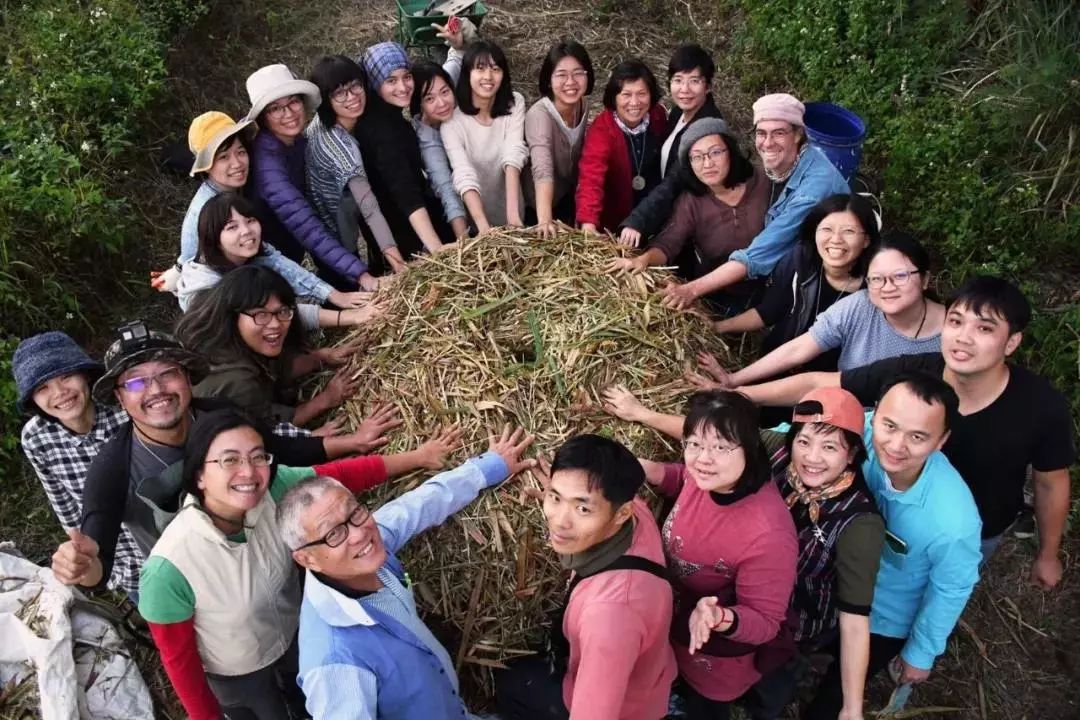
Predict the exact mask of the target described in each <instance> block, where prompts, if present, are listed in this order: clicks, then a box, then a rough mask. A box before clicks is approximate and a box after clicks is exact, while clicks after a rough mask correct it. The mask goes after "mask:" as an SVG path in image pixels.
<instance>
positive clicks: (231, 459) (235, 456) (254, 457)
mask: <svg viewBox="0 0 1080 720" xmlns="http://www.w3.org/2000/svg"><path fill="white" fill-rule="evenodd" d="M272 462H274V454H273V453H268V452H253V453H251V455H248V456H247V457H244V456H243V455H241V454H240V453H226V454H225V455H222V456H221V457H219V458H215V459H213V460H207V461H206V462H204V463H203V465H209V464H210V463H217V464H218V465H219V466H220V467H221V469H222V470H238V469H240V466H241V465H250V466H251V467H253V468H263V467H267V466H268V465H270V463H272Z"/></svg>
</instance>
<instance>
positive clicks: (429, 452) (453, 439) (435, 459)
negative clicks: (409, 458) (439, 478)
mask: <svg viewBox="0 0 1080 720" xmlns="http://www.w3.org/2000/svg"><path fill="white" fill-rule="evenodd" d="M461 433H462V429H461V425H460V424H457V423H455V424H454V425H451V426H450V427H445V428H442V429H440V430H439V432H438V433H436V435H435V437H433V438H431V439H430V440H428V441H427V442H426V443H424V444H422V445H421V446H420V447H418V448H416V456H417V463H418V464H419V466H420V467H422V468H425V469H427V470H441V469H442V468H444V467H445V466H446V456H447V455H449V454H450V453H452V452H453V451H454V449H455V448H457V447H458V446H459V445H460V444H461Z"/></svg>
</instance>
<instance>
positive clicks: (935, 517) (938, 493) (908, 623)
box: [863, 413, 982, 670]
mask: <svg viewBox="0 0 1080 720" xmlns="http://www.w3.org/2000/svg"><path fill="white" fill-rule="evenodd" d="M872 415H873V413H867V416H866V431H865V433H864V434H863V439H864V441H865V442H866V448H867V452H868V457H867V459H866V461H865V462H864V463H863V474H864V475H865V477H866V484H867V485H868V486H869V488H870V491H871V492H872V493H873V494H874V499H875V500H876V501H877V506H878V509H879V510H880V511H881V516H882V518H884V520H885V529H886V539H885V547H884V548H883V549H882V555H881V566H880V567H879V569H878V575H877V582H876V583H875V585H874V602H873V605H872V607H871V610H870V632H873V633H877V634H878V635H885V636H887V637H894V638H907V643H906V644H905V645H904V649H903V650H902V651H901V653H900V654H901V656H902V657H903V658H904V660H905V661H907V663H908V664H909V665H912V666H914V667H917V668H922V669H924V670H929V669H930V668H931V667H933V664H934V658H936V657H937V656H938V655H940V654H941V653H942V652H944V651H945V642H946V641H947V640H948V639H949V634H950V633H952V631H953V628H954V627H956V623H957V621H958V620H959V619H960V614H961V613H962V612H963V611H964V606H965V605H967V601H968V598H969V597H970V596H971V591H972V589H974V587H975V583H976V581H977V580H978V579H979V562H980V560H981V559H982V554H981V553H980V551H979V544H980V537H981V531H982V521H981V520H980V519H979V510H978V508H977V507H975V500H974V498H972V496H971V491H970V490H969V489H968V486H967V483H965V482H964V480H963V478H961V477H960V473H958V472H957V471H956V469H955V468H953V466H952V465H951V464H950V463H949V460H948V458H946V457H945V456H944V455H943V454H942V453H941V452H934V453H933V454H932V455H930V457H929V458H928V459H927V461H926V465H925V466H924V467H923V471H922V473H921V474H920V475H919V479H918V480H916V481H915V484H914V485H912V486H911V487H910V488H909V489H907V490H906V491H904V492H899V491H897V490H896V489H895V488H893V486H892V482H891V481H890V480H889V478H888V476H887V475H886V474H885V470H884V469H883V468H882V467H881V463H880V462H879V461H878V458H877V454H876V453H875V452H874V447H873V436H874V430H873V428H872V427H871V424H870V418H871V417H872ZM897 538H899V539H900V540H901V541H903V543H904V544H905V545H906V551H904V550H903V549H902V548H901V547H900V544H899V543H898V542H897V541H896V539H897Z"/></svg>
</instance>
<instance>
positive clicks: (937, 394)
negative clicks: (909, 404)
mask: <svg viewBox="0 0 1080 720" xmlns="http://www.w3.org/2000/svg"><path fill="white" fill-rule="evenodd" d="M897 385H905V386H907V388H908V389H909V390H911V392H912V393H914V395H915V397H917V398H919V399H920V400H922V401H923V402H924V403H926V404H927V405H933V404H935V403H938V404H940V405H941V406H942V407H943V408H945V429H946V430H948V429H950V428H951V427H952V426H953V424H954V423H955V422H956V419H957V418H958V417H959V416H960V398H959V397H957V395H956V391H955V390H953V389H952V386H951V385H949V383H947V382H945V380H943V379H942V378H941V376H940V375H931V374H930V373H927V372H923V371H921V370H913V371H908V372H902V373H899V374H898V375H896V376H894V377H892V378H890V379H889V380H888V381H887V382H886V383H885V384H884V385H883V386H882V387H881V394H880V395H878V402H879V403H880V402H881V399H882V398H883V397H885V394H886V393H888V392H889V391H890V390H892V389H893V388H894V387H896V386H897Z"/></svg>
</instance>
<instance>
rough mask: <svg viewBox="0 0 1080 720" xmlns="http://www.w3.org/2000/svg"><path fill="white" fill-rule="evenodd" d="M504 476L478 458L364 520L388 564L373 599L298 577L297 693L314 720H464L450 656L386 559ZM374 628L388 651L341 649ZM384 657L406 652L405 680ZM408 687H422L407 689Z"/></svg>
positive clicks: (495, 463)
mask: <svg viewBox="0 0 1080 720" xmlns="http://www.w3.org/2000/svg"><path fill="white" fill-rule="evenodd" d="M508 474H509V468H508V467H507V465H506V463H505V461H503V459H502V457H500V456H499V455H497V454H495V453H490V452H489V453H485V454H483V455H481V456H480V457H477V458H473V459H472V460H469V461H468V462H466V463H465V464H464V465H462V466H461V467H458V468H455V469H454V470H450V471H448V472H444V473H441V474H439V475H437V476H435V477H434V478H432V479H431V480H428V481H427V482H425V483H424V484H422V485H420V487H418V488H416V489H415V490H412V491H410V492H407V493H405V494H404V495H402V496H401V497H399V498H397V499H396V500H392V501H391V502H388V503H387V504H385V505H383V506H382V507H381V508H379V509H378V510H376V511H375V512H374V514H373V515H374V518H375V522H376V524H377V525H378V527H379V532H380V533H381V536H382V540H383V544H384V545H385V547H386V551H387V554H388V556H387V562H386V563H385V564H384V565H383V567H382V568H380V569H379V571H378V576H379V579H380V580H381V581H382V582H383V585H384V586H385V587H384V588H383V590H380V591H379V592H378V593H374V594H373V595H370V596H367V597H364V598H361V599H359V600H357V599H353V598H349V597H346V596H345V595H343V594H341V593H340V592H338V591H336V590H334V589H332V588H330V587H328V586H327V585H326V584H324V583H323V582H321V581H320V580H319V579H318V577H316V576H315V575H314V574H312V573H310V572H309V573H308V576H307V580H306V583H305V587H304V603H303V606H302V608H301V611H300V641H299V645H300V675H299V683H300V686H301V687H302V688H303V690H304V694H305V696H306V697H307V709H308V712H310V713H311V715H312V717H313V718H315V720H383V719H384V718H395V719H397V718H400V719H402V720H406V719H408V720H412V719H413V718H415V720H427V718H428V717H431V716H432V713H433V712H436V713H437V712H442V713H444V714H445V713H447V712H449V710H450V709H454V710H455V712H454V713H452V714H451V716H453V715H456V714H459V713H460V714H462V715H464V714H466V711H465V707H464V704H463V703H462V701H461V699H460V697H459V696H458V695H457V690H458V680H457V675H456V674H455V672H454V669H453V664H452V662H451V660H450V656H449V655H448V654H447V652H446V649H445V648H443V647H442V646H441V645H440V644H439V643H438V641H436V640H435V638H434V637H433V636H432V635H431V633H430V632H429V631H428V630H427V628H426V627H424V626H423V622H422V621H421V620H420V618H419V615H417V612H416V603H415V601H414V600H413V594H412V589H411V588H410V587H408V585H407V584H406V583H405V582H403V581H402V578H403V577H404V571H403V570H402V568H401V566H400V563H399V562H398V560H397V558H396V553H397V552H398V551H399V550H400V549H401V548H402V547H404V545H405V544H406V543H407V542H408V541H409V540H411V539H412V538H413V537H415V536H416V535H418V534H419V533H421V532H423V531H425V530H427V529H428V528H432V527H435V526H437V525H441V524H442V523H443V522H445V521H446V519H447V518H448V517H450V516H451V515H453V514H454V513H455V512H457V511H459V510H461V509H462V508H464V507H465V506H466V505H468V504H469V503H470V502H472V501H473V500H475V499H476V497H477V496H478V495H479V494H480V492H481V491H483V490H484V489H486V488H489V487H493V486H495V485H497V484H499V483H500V482H502V481H503V480H505V479H506V477H507V475H508ZM376 627H379V628H380V629H381V630H382V631H383V632H384V636H385V633H389V635H390V636H392V637H393V638H394V642H395V643H397V644H396V645H391V644H383V645H376V644H375V643H372V644H371V645H370V646H369V645H363V646H361V645H359V644H355V643H354V644H350V645H349V646H348V647H345V646H344V645H343V644H344V643H349V641H350V640H353V639H355V638H356V637H358V633H357V632H355V631H356V630H359V629H361V628H376ZM393 647H399V648H407V649H408V651H409V656H408V658H409V659H408V660H407V661H406V663H410V662H414V660H415V663H414V664H413V666H412V667H411V668H409V670H410V671H409V672H407V673H401V672H399V671H400V669H401V663H400V661H401V658H396V659H394V658H391V659H389V660H388V659H387V657H386V652H387V650H388V649H392V648H393ZM395 660H397V661H398V662H397V663H396V664H395ZM383 668H386V672H387V673H389V672H395V677H394V680H393V685H394V686H393V687H389V685H390V684H391V683H390V682H389V681H388V679H387V678H386V677H382V676H381V670H382V669H383ZM436 678H437V680H435V681H434V682H432V680H434V679H436ZM380 683H382V685H381V686H380ZM417 683H423V686H422V687H421V686H418V687H416V688H412V687H411V685H412V684H417ZM388 694H394V695H395V696H396V697H397V698H398V699H400V697H401V696H404V697H418V698H423V701H421V702H416V703H415V704H402V703H400V702H392V701H390V700H389V699H388V698H387V695H388ZM380 699H382V700H383V701H384V702H382V703H380ZM393 708H397V709H393Z"/></svg>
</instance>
